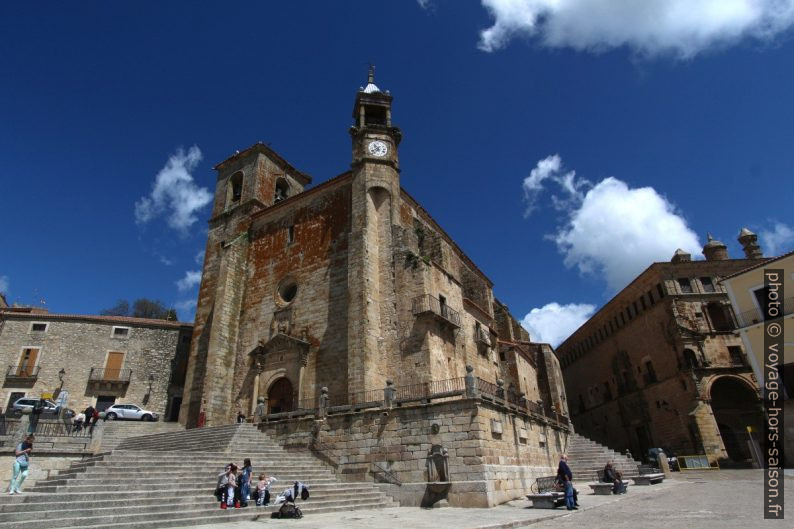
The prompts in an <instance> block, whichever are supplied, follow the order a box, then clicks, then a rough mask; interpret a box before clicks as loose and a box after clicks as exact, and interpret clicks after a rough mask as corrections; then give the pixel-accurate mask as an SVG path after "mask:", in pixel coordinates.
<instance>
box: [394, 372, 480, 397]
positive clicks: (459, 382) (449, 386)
mask: <svg viewBox="0 0 794 529" xmlns="http://www.w3.org/2000/svg"><path fill="white" fill-rule="evenodd" d="M465 391H466V381H465V379H464V378H463V377H458V378H449V379H446V380H433V381H431V382H420V383H418V384H409V385H407V386H400V387H397V388H395V400H396V401H397V402H398V403H401V402H412V401H418V400H427V401H429V400H431V399H440V398H444V397H452V396H455V395H462V394H463V393H464V392H465Z"/></svg>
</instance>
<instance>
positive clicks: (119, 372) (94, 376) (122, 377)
mask: <svg viewBox="0 0 794 529" xmlns="http://www.w3.org/2000/svg"><path fill="white" fill-rule="evenodd" d="M131 378H132V369H108V368H106V367H92V368H91V373H90V374H89V375H88V381H89V382H119V383H124V384H128V383H129V381H130V379H131Z"/></svg>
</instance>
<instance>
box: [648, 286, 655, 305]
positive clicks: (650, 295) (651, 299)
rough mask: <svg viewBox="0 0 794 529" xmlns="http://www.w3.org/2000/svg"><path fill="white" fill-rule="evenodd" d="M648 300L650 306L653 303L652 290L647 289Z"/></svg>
mask: <svg viewBox="0 0 794 529" xmlns="http://www.w3.org/2000/svg"><path fill="white" fill-rule="evenodd" d="M648 300H649V301H650V302H651V306H653V304H654V303H655V301H654V299H653V290H649V291H648Z"/></svg>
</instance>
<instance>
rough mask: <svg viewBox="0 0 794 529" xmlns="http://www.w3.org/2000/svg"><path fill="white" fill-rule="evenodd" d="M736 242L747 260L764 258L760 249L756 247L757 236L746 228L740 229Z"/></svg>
mask: <svg viewBox="0 0 794 529" xmlns="http://www.w3.org/2000/svg"><path fill="white" fill-rule="evenodd" d="M737 240H738V241H739V243H740V244H741V245H742V248H744V256H745V257H747V258H748V259H761V258H762V257H763V256H764V254H763V252H762V251H761V247H760V246H759V245H758V235H756V234H755V233H753V232H751V231H750V230H748V229H747V228H742V231H740V232H739V238H738V239H737Z"/></svg>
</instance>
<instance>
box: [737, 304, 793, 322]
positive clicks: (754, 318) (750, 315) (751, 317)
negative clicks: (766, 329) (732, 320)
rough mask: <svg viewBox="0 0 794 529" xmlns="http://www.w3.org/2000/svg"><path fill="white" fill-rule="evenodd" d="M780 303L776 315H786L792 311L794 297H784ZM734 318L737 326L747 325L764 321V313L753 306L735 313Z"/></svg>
mask: <svg viewBox="0 0 794 529" xmlns="http://www.w3.org/2000/svg"><path fill="white" fill-rule="evenodd" d="M781 305H782V306H781V307H780V314H779V316H778V317H781V316H788V315H789V314H792V313H794V297H790V298H787V299H784V300H783V303H781ZM736 319H737V320H738V322H739V327H749V326H750V325H755V324H756V323H762V322H763V321H764V314H763V311H761V310H760V309H757V308H755V309H750V310H746V311H744V312H740V313H739V314H737V315H736Z"/></svg>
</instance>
